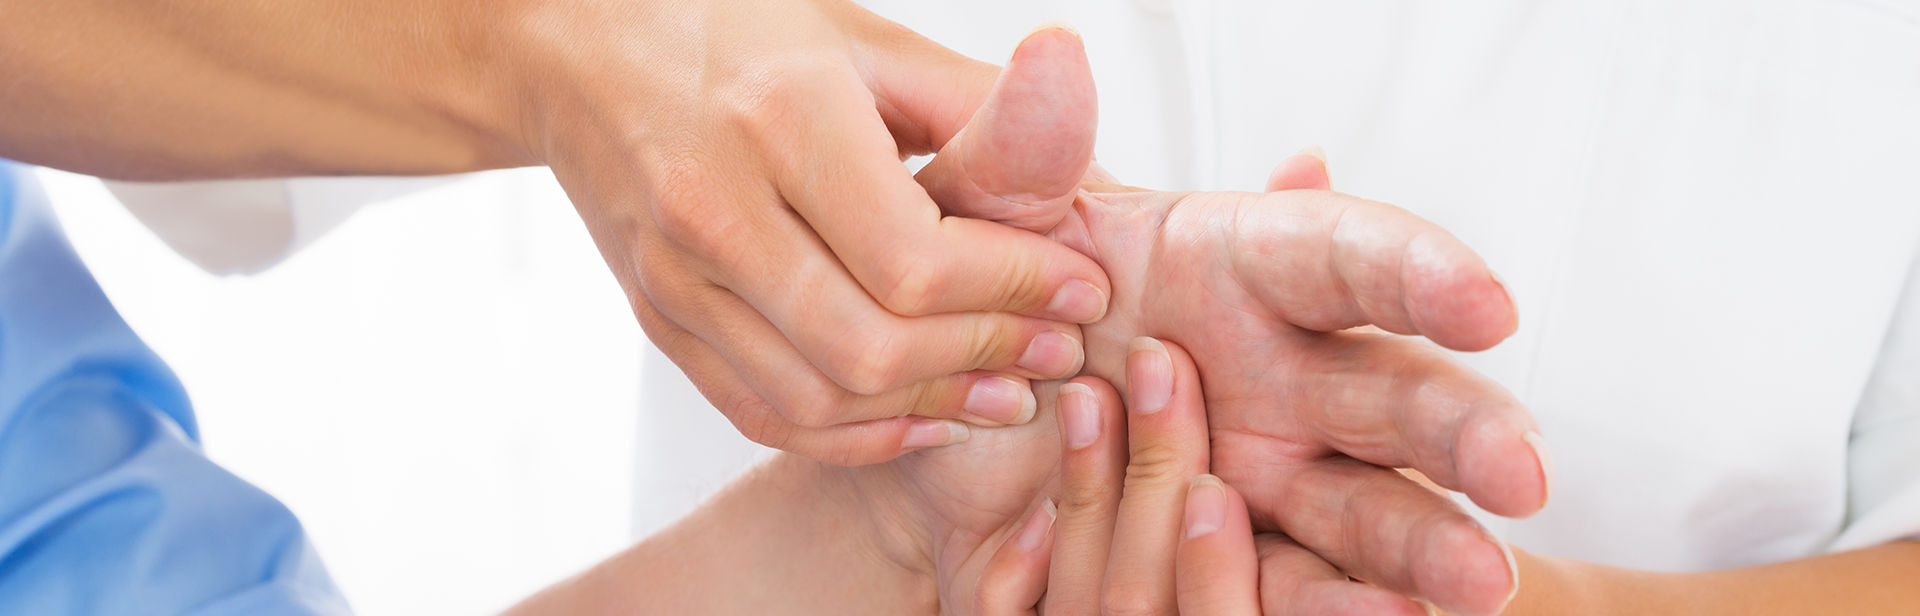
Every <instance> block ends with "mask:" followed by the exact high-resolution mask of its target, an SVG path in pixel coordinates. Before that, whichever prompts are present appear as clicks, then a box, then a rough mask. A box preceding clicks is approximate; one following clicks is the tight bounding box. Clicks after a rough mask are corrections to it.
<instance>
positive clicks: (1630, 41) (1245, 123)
mask: <svg viewBox="0 0 1920 616" xmlns="http://www.w3.org/2000/svg"><path fill="white" fill-rule="evenodd" d="M866 4H867V5H868V6H870V7H872V8H873V9H874V10H875V11H876V12H878V13H880V14H881V15H884V16H887V17H889V18H892V19H894V20H896V21H900V22H902V23H904V24H906V25H907V26H908V27H911V28H913V29H915V30H917V31H919V32H921V33H923V34H925V35H927V36H928V37H930V38H932V39H933V40H935V41H938V42H940V43H943V44H946V45H948V46H950V47H953V48H956V49H958V50H960V51H962V52H964V53H967V54H969V55H972V56H974V57H978V58H981V59H984V60H988V61H994V62H999V61H1003V60H1004V59H1005V57H1006V55H1007V54H1008V53H1009V52H1010V50H1012V49H1013V46H1014V43H1015V42H1016V41H1018V40H1019V38H1020V37H1021V36H1022V35H1023V34H1024V33H1025V32H1026V31H1027V30H1029V29H1030V28H1031V27H1033V26H1034V25H1036V24H1038V23H1039V22H1041V21H1044V20H1064V21H1067V22H1069V23H1071V24H1073V25H1074V26H1076V27H1078V28H1079V29H1080V30H1081V32H1082V33H1083V35H1084V36H1085V38H1086V42H1087V47H1088V51H1089V54H1090V55H1091V57H1092V62H1093V69H1094V74H1095V76H1096V81H1097V84H1098V87H1099V88H1100V109H1101V127H1100V143H1099V147H1098V150H1097V151H1098V155H1099V157H1100V160H1101V161H1102V164H1103V165H1104V166H1105V167H1107V168H1108V169H1109V170H1110V171H1112V172H1114V173H1115V174H1116V175H1117V176H1119V177H1120V178H1121V179H1122V180H1123V181H1126V182H1128V183H1131V184H1136V185H1140V186H1145V187H1150V188H1168V189H1209V190H1213V189H1238V190H1258V189H1259V188H1260V186H1261V185H1262V183H1263V181H1264V180H1265V178H1266V174H1267V172H1268V171H1269V170H1270V169H1271V168H1272V166H1273V165H1274V164H1275V163H1277V162H1279V161H1280V160H1281V159H1282V158H1284V157H1286V156H1288V155H1290V154H1292V153H1293V152H1294V151H1295V150H1297V149H1298V148H1300V147H1302V146H1305V145H1307V144H1319V145H1322V146H1324V147H1325V148H1326V149H1327V151H1328V152H1329V153H1330V156H1331V159H1332V165H1331V166H1332V174H1333V180H1334V187H1335V188H1336V189H1339V190H1342V191H1345V192H1349V193H1351V194H1356V195H1360V196H1364V197H1368V198H1372V199H1378V200H1382V201H1386V202H1389V203H1393V204H1396V205H1399V206H1402V207H1405V208H1407V209H1409V210H1412V211H1413V212H1415V213H1417V214H1420V215H1421V216H1424V217H1426V218H1428V219H1430V220H1433V221H1435V222H1437V223H1439V224H1440V225H1442V226H1444V227H1446V228H1447V229H1449V230H1451V231H1452V232H1453V233H1455V234H1456V235H1458V236H1460V238H1461V239H1463V240H1464V241H1466V242H1467V244H1468V245H1470V246H1472V247H1474V248H1475V249H1476V250H1478V251H1479V252H1480V254H1482V255H1484V256H1485V257H1486V258H1487V260H1488V262H1489V263H1490V264H1491V265H1492V266H1493V268H1494V269H1495V270H1496V271H1498V272H1501V273H1502V275H1503V276H1504V277H1505V278H1506V279H1507V281H1508V282H1509V284H1510V286H1511V289H1512V291H1513V293H1514V296H1515V298H1516V299H1517V300H1518V302H1519V304H1520V315H1521V327H1520V330H1519V332H1518V333H1517V334H1515V335H1514V336H1513V337H1512V338H1511V339H1509V340H1508V341H1506V342H1505V343H1503V344H1501V345H1500V346H1499V347H1497V348H1496V349H1494V350H1492V351H1488V352H1485V353H1479V354H1467V355H1464V356H1463V359H1465V360H1466V361H1468V362H1469V363H1471V364H1472V365H1473V366H1474V367H1476V368H1478V369H1480V370H1482V371H1484V372H1486V373H1487V374H1489V375H1491V376H1493V377H1494V378H1496V379H1498V380H1499V381H1500V382H1501V383H1503V384H1505V385H1506V386H1507V387H1508V388H1510V389H1511V390H1513V392H1514V393H1515V394H1517V395H1519V397H1520V399H1521V400H1523V401H1525V402H1526V403H1527V404H1528V406H1529V407H1531V408H1532V409H1533V411H1534V413H1535V414H1536V415H1537V416H1538V417H1539V419H1540V422H1541V425H1542V427H1543V430H1544V432H1545V433H1546V436H1547V439H1548V442H1549V443H1550V445H1551V447H1552V450H1553V453H1554V456H1555V458H1556V460H1555V461H1556V463H1557V466H1558V468H1557V475H1556V479H1557V481H1556V484H1555V486H1554V488H1555V491H1554V495H1553V501H1552V503H1551V504H1550V505H1549V506H1548V507H1547V509H1546V510H1545V511H1543V512H1541V513H1540V514H1539V515H1537V516H1535V517H1533V518H1532V519H1528V520H1522V521H1505V520H1500V519H1498V518H1493V517H1491V516H1485V515H1482V517H1483V519H1486V520H1487V521H1488V524H1489V526H1490V527H1491V528H1493V529H1494V531H1495V532H1496V533H1498V534H1500V535H1501V536H1502V537H1504V538H1506V539H1508V540H1510V541H1512V542H1513V543H1514V544H1515V545H1518V546H1521V547H1522V548H1525V549H1529V550H1534V551H1537V552H1540V553H1544V554H1552V555H1557V556H1565V557H1571V558H1577V559H1582V560H1588V561H1594V562H1600V563H1607V564H1613V565H1620V566H1627V567H1635V568H1642V569H1652V570H1663V571H1684V570H1699V569H1713V568H1725V567H1735V566H1741V565H1751V564H1756V563H1765V562H1773V561H1780V560H1787V559H1792V558H1798V557H1803V556H1808V555H1812V554H1818V553H1822V552H1826V551H1833V550H1842V549H1850V548H1857V547H1862V546H1868V545H1873V544H1878V543H1882V542H1887V541H1891V540H1896V539H1901V538H1908V537H1913V536H1916V535H1917V534H1920V278H1913V277H1912V275H1911V274H1910V272H1911V271H1912V270H1913V264H1914V256H1915V247H1916V240H1920V2H1914V1H1912V0H1878V1H1873V0H1859V1H1851V2H1850V1H1840V0H1834V1H1814V0H1721V1H1686V2H1677V1H1668V0H1642V1H1626V2H1525V1H1492V0H1483V1H1475V2H1382V1H1361V2H1304V1H1273V0H1240V1H1233V0H1186V1H1181V0H1173V1H1171V2H1169V1H1166V0H1162V1H1158V2H1155V1H1149V0H1138V1H1135V2H1130V3H1129V2H1116V1H1111V0H1107V1H1092V0H1088V1H1078V2H1076V1H1065V0H1062V1H1053V2H1045V1H1040V2H1036V1H1033V0H1019V1H1015V0H997V1H981V0H968V1H964V2H962V1H957V0H956V1H948V2H930V1H928V0H868V2H866ZM1903 289H1905V294H1906V296H1907V297H1906V298H1905V300H1904V301H1902V290H1903ZM1890 324H1891V326H1890ZM1463 500H1464V499H1463Z"/></svg>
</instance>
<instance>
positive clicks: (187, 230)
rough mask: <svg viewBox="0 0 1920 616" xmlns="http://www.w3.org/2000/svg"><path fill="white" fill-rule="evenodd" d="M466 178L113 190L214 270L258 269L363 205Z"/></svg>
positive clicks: (113, 185) (112, 184) (140, 185)
mask: <svg viewBox="0 0 1920 616" xmlns="http://www.w3.org/2000/svg"><path fill="white" fill-rule="evenodd" d="M458 177H460V176H436V177H404V178H403V177H338V178H289V179H265V180H220V181H211V182H116V181H107V182H106V185H107V190H110V191H112V192H113V195H114V197H116V198H118V199H119V200H120V203H121V205H124V206H126V208H127V211H130V212H132V213H133V216H134V217H135V218H138V219H140V222H141V223H143V224H145V225H146V226H147V228H148V229H152V230H153V232H154V234H155V235H158V236H160V240H161V241H163V242H166V244H167V246H170V247H172V248H173V250H174V251H175V252H178V253H180V256H183V257H186V258H187V260H188V261H192V262H193V264H194V265H198V266H200V268H201V269H204V270H207V271H208V272H211V273H214V274H219V275H229V274H252V273H256V272H260V271H262V270H265V269H267V268H269V267H272V266H273V265H274V264H277V263H279V262H281V261H283V260H285V259H286V258H287V257H289V256H292V255H293V253H295V252H299V250H300V249H302V248H305V247H307V245H309V244H312V243H313V241H314V240H316V239H319V238H320V236H322V235H326V233H327V232H328V231H332V230H333V229H334V228H335V227H338V226H340V223H342V222H346V220H347V217H349V216H352V215H353V213H354V212H355V211H357V210H359V209H360V208H361V207H362V206H365V205H368V204H371V203H375V202H379V201H384V200H387V199H392V198H394V197H399V196H401V195H405V194H408V193H412V192H416V191H420V190H425V189H428V188H432V187H435V186H439V185H441V184H446V183H449V182H452V181H454V179H456V178H458Z"/></svg>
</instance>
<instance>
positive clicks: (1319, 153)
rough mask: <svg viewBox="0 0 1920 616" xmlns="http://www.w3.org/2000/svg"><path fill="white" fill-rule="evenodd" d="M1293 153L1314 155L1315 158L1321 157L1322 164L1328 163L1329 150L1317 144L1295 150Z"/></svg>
mask: <svg viewBox="0 0 1920 616" xmlns="http://www.w3.org/2000/svg"><path fill="white" fill-rule="evenodd" d="M1293 155H1294V156H1302V155H1305V156H1312V157H1314V158H1318V159H1320V164H1322V165H1325V164H1327V151H1326V150H1325V149H1322V148H1321V147H1320V146H1317V145H1310V146H1307V147H1304V148H1300V151H1298V152H1294V153H1293Z"/></svg>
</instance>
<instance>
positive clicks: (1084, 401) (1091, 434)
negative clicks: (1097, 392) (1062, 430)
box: [1060, 383, 1100, 450]
mask: <svg viewBox="0 0 1920 616" xmlns="http://www.w3.org/2000/svg"><path fill="white" fill-rule="evenodd" d="M1060 416H1061V419H1062V420H1064V421H1065V422H1066V424H1067V429H1066V431H1067V449H1076V450H1077V449H1081V448H1084V447H1086V446H1088V445H1092V444H1093V442H1094V441H1097V440H1100V400H1099V399H1098V398H1096V397H1094V394H1093V388H1092V387H1088V386H1086V385H1085V384H1082V383H1067V384H1065V385H1061V386H1060Z"/></svg>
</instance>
